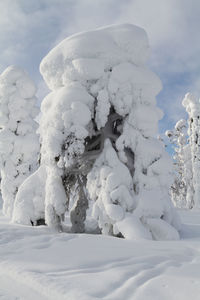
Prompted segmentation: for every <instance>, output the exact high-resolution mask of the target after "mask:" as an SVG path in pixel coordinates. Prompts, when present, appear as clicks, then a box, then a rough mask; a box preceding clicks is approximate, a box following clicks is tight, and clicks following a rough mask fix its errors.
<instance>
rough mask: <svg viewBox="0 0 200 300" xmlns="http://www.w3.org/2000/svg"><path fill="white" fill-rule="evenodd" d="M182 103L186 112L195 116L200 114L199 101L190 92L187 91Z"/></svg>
mask: <svg viewBox="0 0 200 300" xmlns="http://www.w3.org/2000/svg"><path fill="white" fill-rule="evenodd" d="M182 105H183V106H184V107H185V109H186V111H187V113H188V114H190V115H191V116H193V117H196V116H197V115H199V114H200V102H199V99H198V98H197V97H195V96H194V95H193V94H191V93H187V94H186V95H185V97H184V99H183V102H182Z"/></svg>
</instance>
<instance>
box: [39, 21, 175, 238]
mask: <svg viewBox="0 0 200 300" xmlns="http://www.w3.org/2000/svg"><path fill="white" fill-rule="evenodd" d="M148 55H149V44H148V40H147V36H146V33H145V32H144V30H143V29H141V28H138V27H136V26H134V25H129V24H124V25H116V26H110V27H107V28H101V29H98V30H94V31H90V32H85V33H80V34H77V35H74V36H72V37H69V38H67V39H65V40H64V41H63V42H61V43H60V44H59V45H58V46H57V47H55V48H54V49H53V50H51V51H50V53H49V54H48V55H47V56H46V57H45V58H44V59H43V61H42V63H41V66H40V70H41V73H42V75H43V77H44V79H45V81H46V83H47V85H48V86H49V88H50V89H51V90H52V92H51V93H50V94H49V95H48V96H47V97H46V98H45V99H44V101H43V103H42V118H41V127H40V133H41V143H42V149H41V151H42V152H41V154H42V163H45V164H47V165H48V170H49V171H48V172H47V182H46V198H45V216H46V221H47V223H48V225H52V226H55V227H57V228H61V227H62V220H63V218H64V214H65V212H66V210H67V209H68V208H69V207H72V209H71V223H72V231H75V232H77V231H79V232H83V231H84V230H85V228H84V224H85V218H86V215H87V214H86V209H87V207H88V206H90V207H91V206H92V207H93V212H92V216H93V218H95V219H96V220H97V222H98V225H99V227H100V229H101V231H102V233H106V234H113V235H117V236H123V237H127V238H130V237H131V238H150V239H151V238H155V239H157V238H159V239H162V238H163V239H170V238H171V239H176V238H178V233H177V231H176V229H174V228H175V227H176V228H178V220H177V218H176V215H175V212H174V208H173V206H172V204H171V202H170V198H169V195H168V190H169V186H170V184H171V172H172V163H171V161H170V159H169V157H168V155H167V154H166V152H165V150H164V148H163V146H162V143H161V142H160V141H159V140H158V139H157V138H156V136H157V124H158V120H159V119H161V118H162V112H161V110H160V109H159V108H157V107H156V100H155V96H156V95H157V94H158V93H159V91H160V90H161V82H160V80H159V78H158V77H157V76H156V75H155V74H154V73H153V72H151V71H150V70H149V69H148V68H147V67H146V66H145V63H146V61H147V58H148ZM47 191H48V193H47ZM152 219H153V221H152ZM154 219H155V220H158V221H155V222H154ZM160 224H164V225H163V226H162V230H161V231H158V228H157V226H160ZM165 224H167V225H165ZM174 232H176V233H177V234H175V233H174Z"/></svg>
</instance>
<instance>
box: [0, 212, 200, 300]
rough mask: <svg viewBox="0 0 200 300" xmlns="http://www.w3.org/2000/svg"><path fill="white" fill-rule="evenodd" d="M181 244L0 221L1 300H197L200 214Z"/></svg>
mask: <svg viewBox="0 0 200 300" xmlns="http://www.w3.org/2000/svg"><path fill="white" fill-rule="evenodd" d="M181 216H182V220H183V223H184V224H183V229H182V233H181V235H182V239H181V240H180V241H171V242H170V241H167V242H158V241H157V242H155V241H135V242H134V241H128V240H124V239H118V238H113V237H108V236H100V235H99V236H97V235H86V234H83V235H78V234H66V233H60V234H57V233H54V232H52V231H50V229H49V228H46V227H28V226H20V225H13V224H9V223H8V220H7V219H6V218H5V217H3V216H2V215H1V216H0V245H1V246H0V299H4V300H13V299H24V300H25V299H26V300H29V299H30V300H32V299H38V300H43V299H58V300H62V299H63V300H64V299H67V300H77V299H81V300H96V299H105V300H122V299H123V300H132V299H134V300H144V299H145V300H160V299H164V300H169V299H170V300H177V299H181V300H188V299H193V300H198V299H199V294H200V280H199V278H200V255H199V254H200V221H199V220H200V212H187V211H183V212H181Z"/></svg>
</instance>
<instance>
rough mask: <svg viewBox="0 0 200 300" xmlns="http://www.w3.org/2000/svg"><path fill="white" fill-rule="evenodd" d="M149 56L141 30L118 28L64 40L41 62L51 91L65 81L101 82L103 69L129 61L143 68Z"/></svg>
mask: <svg viewBox="0 0 200 300" xmlns="http://www.w3.org/2000/svg"><path fill="white" fill-rule="evenodd" d="M148 56H149V43H148V39H147V35H146V33H145V31H144V30H143V29H142V28H139V27H137V26H133V25H131V24H124V25H115V26H109V27H105V28H100V29H97V30H93V31H89V32H83V33H80V34H75V35H73V36H71V37H69V38H67V39H65V40H64V41H62V42H61V43H60V44H59V45H58V46H57V47H55V48H54V49H52V50H51V51H50V53H49V54H48V55H47V56H46V57H45V58H44V59H43V60H42V63H41V65H40V70H41V73H42V75H43V77H44V79H45V81H46V83H47V84H48V86H49V88H50V89H52V90H54V89H56V88H58V87H61V86H63V85H66V84H65V80H66V78H69V79H72V80H75V79H76V77H79V76H81V77H83V80H84V81H85V80H88V79H92V80H94V79H99V76H100V75H101V74H102V75H103V72H102V71H103V68H104V70H109V69H110V68H112V67H113V66H115V65H118V64H119V63H123V62H127V61H130V62H131V63H132V64H135V65H143V64H144V63H145V62H146V60H147V58H148ZM86 65H87V66H86ZM90 65H92V66H90ZM88 76H89V77H88Z"/></svg>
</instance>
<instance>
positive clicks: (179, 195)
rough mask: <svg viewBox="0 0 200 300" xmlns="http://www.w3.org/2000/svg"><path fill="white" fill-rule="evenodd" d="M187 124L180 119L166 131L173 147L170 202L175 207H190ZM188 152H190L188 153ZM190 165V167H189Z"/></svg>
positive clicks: (189, 160)
mask: <svg viewBox="0 0 200 300" xmlns="http://www.w3.org/2000/svg"><path fill="white" fill-rule="evenodd" d="M186 129H187V123H186V121H185V120H183V119H181V120H180V121H178V122H177V123H176V125H175V128H174V130H168V131H166V136H167V137H168V138H169V140H170V143H171V144H172V145H174V151H175V155H174V161H175V162H174V165H175V180H174V183H173V184H172V186H171V193H172V200H173V202H174V204H175V205H176V206H177V207H190V206H191V204H192V203H191V202H192V200H191V199H190V196H191V189H192V168H191V155H189V154H190V153H188V151H189V150H190V148H189V145H188V144H187V136H186ZM189 152H190V151H189ZM189 164H190V165H189Z"/></svg>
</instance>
